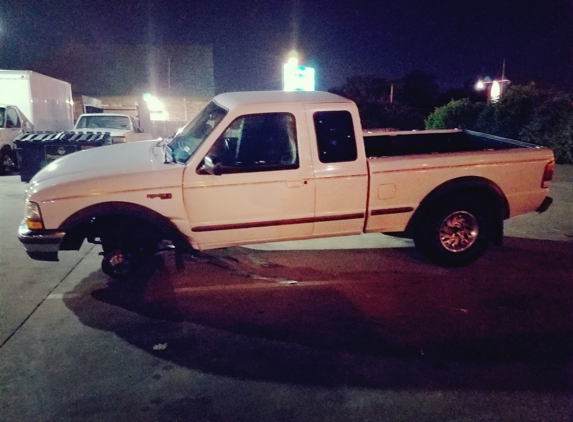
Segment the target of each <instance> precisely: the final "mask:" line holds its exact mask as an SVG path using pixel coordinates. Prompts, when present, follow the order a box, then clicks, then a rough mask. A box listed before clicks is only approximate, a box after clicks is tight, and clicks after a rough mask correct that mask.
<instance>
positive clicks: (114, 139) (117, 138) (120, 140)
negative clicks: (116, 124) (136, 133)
mask: <svg viewBox="0 0 573 422" xmlns="http://www.w3.org/2000/svg"><path fill="white" fill-rule="evenodd" d="M124 142H125V136H112V137H111V143H112V144H123V143H124Z"/></svg>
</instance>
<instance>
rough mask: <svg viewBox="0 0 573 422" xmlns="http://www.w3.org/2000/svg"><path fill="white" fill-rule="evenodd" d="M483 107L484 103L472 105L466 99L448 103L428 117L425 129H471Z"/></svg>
mask: <svg viewBox="0 0 573 422" xmlns="http://www.w3.org/2000/svg"><path fill="white" fill-rule="evenodd" d="M485 107H486V105H485V103H474V102H471V101H469V100H468V99H467V98H464V99H461V100H455V101H450V102H449V103H448V104H446V105H445V106H443V107H438V108H436V109H435V110H434V112H433V113H432V114H430V115H429V116H428V118H427V119H426V121H425V123H426V129H456V128H461V129H472V128H474V127H475V126H476V123H477V121H478V119H479V116H480V114H481V113H482V112H483V111H484V108H485Z"/></svg>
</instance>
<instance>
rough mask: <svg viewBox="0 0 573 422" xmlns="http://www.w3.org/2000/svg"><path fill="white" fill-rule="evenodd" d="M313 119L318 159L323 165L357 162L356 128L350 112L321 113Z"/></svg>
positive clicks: (316, 114)
mask: <svg viewBox="0 0 573 422" xmlns="http://www.w3.org/2000/svg"><path fill="white" fill-rule="evenodd" d="M313 118H314V129H315V131H316V140H317V144H318V158H319V159H320V161H321V162H322V163H340V162H344V161H354V160H356V158H357V156H358V155H357V149H356V139H355V137H354V126H353V124H352V115H351V114H350V113H349V112H348V111H320V112H317V113H314V116H313Z"/></svg>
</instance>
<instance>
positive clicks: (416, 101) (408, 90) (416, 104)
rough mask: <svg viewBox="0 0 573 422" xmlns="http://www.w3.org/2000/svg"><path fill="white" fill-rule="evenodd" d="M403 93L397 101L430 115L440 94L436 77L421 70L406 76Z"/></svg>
mask: <svg viewBox="0 0 573 422" xmlns="http://www.w3.org/2000/svg"><path fill="white" fill-rule="evenodd" d="M403 83H404V85H403V88H402V91H401V92H400V93H399V94H398V95H397V99H398V100H399V101H400V102H402V103H405V104H408V105H409V106H410V107H412V108H415V109H418V110H419V111H421V112H422V113H429V112H430V111H431V110H432V109H433V108H434V107H435V106H436V104H437V103H436V101H437V98H438V94H439V93H440V86H439V85H438V83H437V82H436V77H435V76H434V75H431V74H429V73H426V72H423V71H421V70H414V71H412V72H410V73H408V74H407V75H406V76H404V79H403Z"/></svg>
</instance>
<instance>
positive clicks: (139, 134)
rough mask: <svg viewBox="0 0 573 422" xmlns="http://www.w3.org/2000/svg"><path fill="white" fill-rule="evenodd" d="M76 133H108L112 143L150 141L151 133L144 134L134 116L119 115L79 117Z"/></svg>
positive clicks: (95, 114)
mask: <svg viewBox="0 0 573 422" xmlns="http://www.w3.org/2000/svg"><path fill="white" fill-rule="evenodd" d="M74 131H75V132H85V133H87V132H107V133H109V134H110V136H111V139H112V143H114V144H121V143H124V142H134V141H148V140H150V139H153V135H152V134H151V133H144V132H143V130H142V129H141V127H140V125H139V122H138V121H137V120H136V119H135V118H134V117H132V116H129V115H127V114H118V113H85V114H82V115H80V117H78V120H77V122H76V125H75V127H74Z"/></svg>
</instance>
